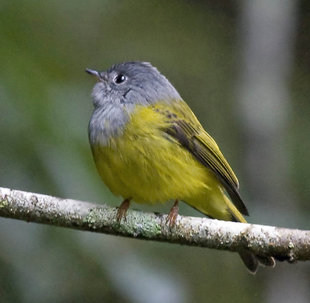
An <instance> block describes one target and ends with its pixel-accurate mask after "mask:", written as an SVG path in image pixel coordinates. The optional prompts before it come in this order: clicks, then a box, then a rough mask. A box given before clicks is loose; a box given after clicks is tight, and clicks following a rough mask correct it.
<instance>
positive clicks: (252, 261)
mask: <svg viewBox="0 0 310 303" xmlns="http://www.w3.org/2000/svg"><path fill="white" fill-rule="evenodd" d="M224 199H225V203H226V205H227V207H228V210H229V212H230V213H231V215H232V217H233V219H234V220H235V221H237V222H242V223H247V221H246V220H245V219H244V217H243V216H242V214H241V213H240V212H239V210H238V209H237V208H236V206H235V205H234V204H233V203H232V202H231V201H230V199H229V198H228V197H226V196H224ZM239 255H240V257H241V259H242V261H243V263H244V264H245V266H246V267H247V269H248V270H249V271H250V272H251V273H252V274H255V273H256V272H257V269H258V266H259V265H261V266H271V267H274V266H275V265H276V262H275V260H274V258H272V257H264V256H258V255H255V254H254V253H252V252H251V251H249V250H247V249H244V250H242V251H239Z"/></svg>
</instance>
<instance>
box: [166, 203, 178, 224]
mask: <svg viewBox="0 0 310 303" xmlns="http://www.w3.org/2000/svg"><path fill="white" fill-rule="evenodd" d="M178 214H179V200H175V202H174V204H173V206H172V207H171V209H170V212H169V214H168V216H167V219H166V223H169V226H170V227H173V226H174V225H175V221H176V220H177V217H178Z"/></svg>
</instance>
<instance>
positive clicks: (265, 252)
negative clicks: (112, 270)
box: [0, 188, 310, 262]
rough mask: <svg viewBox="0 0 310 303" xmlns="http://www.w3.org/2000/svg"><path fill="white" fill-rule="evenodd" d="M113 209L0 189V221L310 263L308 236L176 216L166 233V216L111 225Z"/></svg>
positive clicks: (140, 215)
mask: <svg viewBox="0 0 310 303" xmlns="http://www.w3.org/2000/svg"><path fill="white" fill-rule="evenodd" d="M116 212H117V208H113V207H110V206H107V205H105V204H103V205H98V204H93V203H88V202H82V201H76V200H71V199H61V198H56V197H51V196H46V195H41V194H34V193H29V192H24V191H18V190H11V189H8V188H0V216H2V217H7V218H12V219H19V220H24V221H27V222H36V223H43V224H49V225H53V226H62V227H69V228H73V229H79V230H87V231H93V232H100V233H105V234H113V235H119V236H125V237H131V238H139V239H144V240H155V241H162V242H170V243H179V244H185V245H190V246H201V247H208V248H215V249H222V250H229V251H239V250H242V249H245V248H246V249H249V250H251V251H253V252H254V253H255V254H257V255H261V256H273V257H275V258H276V259H277V260H281V261H284V260H286V261H289V262H295V261H306V260H310V231H304V230H297V229H287V228H279V227H274V226H264V225H256V224H244V223H235V222H225V221H220V220H212V219H208V218H195V217H184V216H178V219H177V222H176V225H175V226H174V227H173V228H169V227H168V225H167V224H166V217H167V216H166V215H163V214H156V213H145V212H141V211H136V210H129V211H128V213H127V219H126V220H123V221H122V222H121V223H117V222H116V220H115V217H116Z"/></svg>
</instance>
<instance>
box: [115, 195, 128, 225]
mask: <svg viewBox="0 0 310 303" xmlns="http://www.w3.org/2000/svg"><path fill="white" fill-rule="evenodd" d="M129 206H130V199H125V200H124V201H123V203H122V204H121V205H120V206H119V208H118V210H117V214H116V221H117V222H118V223H120V222H121V220H122V219H124V220H125V221H126V214H127V210H128V208H129Z"/></svg>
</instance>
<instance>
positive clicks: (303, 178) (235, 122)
mask: <svg viewBox="0 0 310 303" xmlns="http://www.w3.org/2000/svg"><path fill="white" fill-rule="evenodd" d="M309 37H310V5H309V2H308V1H306V0H303V1H289V0H285V1H282V0H274V1H268V0H253V1H245V0H244V1H225V2H218V1H211V0H210V1H189V0H188V1H156V0H154V1H111V0H110V1H108V0H105V1H103V0H90V1H82V0H75V1H72V0H71V1H59V0H54V1H52V0H46V1H39V0H28V1H26V0H24V1H23V0H16V1H12V0H11V1H8V0H1V1H0V146H1V151H0V167H1V174H0V186H2V187H10V188H15V189H20V190H26V191H32V192H38V193H44V194H50V195H55V196H60V197H64V198H75V199H79V200H87V201H93V202H97V203H101V202H107V203H109V204H111V205H115V206H116V205H119V203H120V201H121V198H120V197H113V195H112V194H111V193H110V192H109V191H108V190H107V189H106V187H105V186H104V185H103V183H102V182H101V180H100V178H99V176H98V174H97V172H96V169H95V166H94V163H93V160H92V156H91V153H90V149H89V144H88V138H87V125H88V120H89V118H90V115H91V112H92V104H91V98H90V93H91V89H92V86H93V85H94V83H93V79H92V78H91V77H89V76H88V75H86V74H85V72H84V69H85V68H86V67H89V68H94V69H96V68H97V69H99V70H101V69H106V68H108V67H110V66H111V65H112V64H114V63H117V62H122V61H128V60H140V61H150V62H152V64H153V65H155V66H157V67H158V69H159V70H160V71H161V72H162V73H163V74H165V75H166V76H167V77H168V79H170V80H171V82H172V83H173V84H174V85H175V86H176V88H177V89H178V91H179V92H180V94H181V95H182V96H183V98H184V99H185V100H186V101H187V102H188V103H189V104H190V106H191V107H192V109H193V110H194V112H195V113H196V114H197V116H198V118H199V120H200V121H201V122H202V124H203V125H204V126H205V127H206V129H207V130H208V131H209V132H210V133H211V134H212V136H213V137H214V138H215V139H216V141H217V142H218V144H219V145H220V147H221V149H222V151H223V153H224V154H225V156H226V158H227V159H228V160H229V162H230V163H231V165H232V167H233V168H234V170H235V172H236V173H237V175H238V176H239V179H240V183H241V193H242V195H243V197H244V199H245V201H246V204H247V205H248V208H249V211H250V213H251V217H250V218H249V221H250V222H256V223H263V224H270V225H281V226H286V227H294V228H304V229H310V228H309V219H310V215H309V212H310V206H309V205H310V204H309V200H310V190H309V189H310V169H309V168H310V157H309V155H310V152H309V150H310V140H309V131H310V53H309V49H310V39H309ZM170 206H171V205H168V204H167V205H164V206H156V208H155V209H154V207H152V208H151V207H142V208H143V209H144V210H148V211H152V210H156V211H162V212H167V211H168V210H169V208H170ZM181 213H182V214H186V215H193V216H199V215H200V214H199V213H197V212H196V211H194V210H192V209H190V208H189V207H187V206H186V205H183V206H182V208H181ZM0 241H1V249H0V302H151V303H153V302H172V303H173V302H181V303H183V302H228V301H229V302H309V301H310V288H309V283H310V275H309V274H310V267H309V264H306V263H300V264H296V265H288V264H286V263H285V264H283V263H282V264H281V263H278V264H277V267H276V268H275V269H274V270H270V269H261V270H260V271H259V272H258V273H257V275H256V276H252V275H250V274H248V272H247V271H246V269H245V267H244V266H243V264H242V263H241V261H240V260H239V258H238V256H237V255H236V254H232V253H228V252H221V251H215V250H209V249H200V248H194V247H193V248H192V247H184V246H179V245H172V244H162V243H153V242H146V241H139V240H131V239H125V238H119V237H113V236H106V235H99V234H92V233H88V232H80V231H74V230H68V229H64V228H56V227H51V226H42V225H36V224H33V223H25V222H19V221H15V220H9V219H0Z"/></svg>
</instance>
